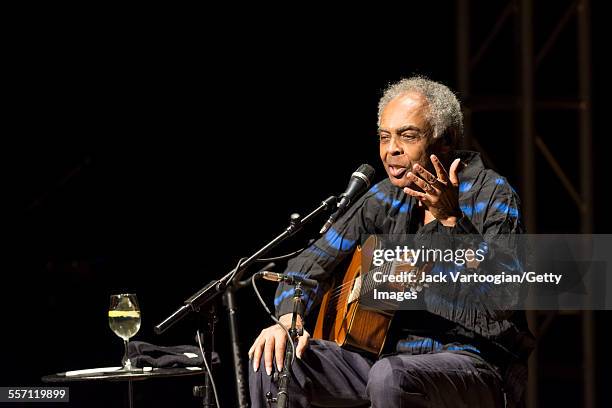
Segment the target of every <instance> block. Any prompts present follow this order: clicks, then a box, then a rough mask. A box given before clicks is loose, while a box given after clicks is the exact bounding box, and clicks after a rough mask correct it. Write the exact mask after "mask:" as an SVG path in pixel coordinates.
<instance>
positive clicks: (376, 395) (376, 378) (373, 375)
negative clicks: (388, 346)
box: [366, 360, 395, 402]
mask: <svg viewBox="0 0 612 408" xmlns="http://www.w3.org/2000/svg"><path fill="white" fill-rule="evenodd" d="M392 382H393V368H392V367H391V364H389V362H388V361H387V360H379V361H377V362H376V363H375V364H374V365H373V366H372V368H371V369H370V372H369V373H368V383H367V385H366V393H367V395H368V397H369V398H370V400H371V401H372V402H375V401H383V400H386V399H388V398H389V397H390V394H391V393H392V392H393V389H394V388H395V387H393V386H392Z"/></svg>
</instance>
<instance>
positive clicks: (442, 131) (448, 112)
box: [378, 76, 463, 149]
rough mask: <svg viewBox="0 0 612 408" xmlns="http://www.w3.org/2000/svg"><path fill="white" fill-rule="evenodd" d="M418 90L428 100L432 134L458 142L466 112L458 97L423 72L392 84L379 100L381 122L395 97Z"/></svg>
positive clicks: (457, 143) (461, 135)
mask: <svg viewBox="0 0 612 408" xmlns="http://www.w3.org/2000/svg"><path fill="white" fill-rule="evenodd" d="M408 92H416V93H419V94H421V95H423V97H424V98H425V99H426V100H427V102H428V105H429V109H428V111H427V114H426V115H427V116H426V119H427V121H428V122H429V124H430V125H431V127H432V131H433V133H432V136H433V137H434V138H439V137H442V136H446V137H448V140H447V142H448V144H449V145H450V146H451V148H453V149H454V148H456V147H457V146H459V144H460V142H461V139H462V137H463V114H462V113H461V105H460V104H459V101H458V100H457V97H456V96H455V94H454V93H453V91H451V90H450V89H449V88H448V87H447V86H446V85H443V84H441V83H439V82H435V81H432V80H430V79H428V78H425V77H422V76H413V77H410V78H405V79H402V80H400V81H398V82H395V83H392V84H390V85H389V86H388V87H387V89H385V91H384V93H383V96H382V97H381V98H380V101H379V102H378V125H379V126H380V117H381V115H382V112H383V110H384V109H385V107H386V106H387V104H388V103H389V102H390V101H391V100H392V99H393V98H395V97H397V96H399V95H402V94H405V93H408Z"/></svg>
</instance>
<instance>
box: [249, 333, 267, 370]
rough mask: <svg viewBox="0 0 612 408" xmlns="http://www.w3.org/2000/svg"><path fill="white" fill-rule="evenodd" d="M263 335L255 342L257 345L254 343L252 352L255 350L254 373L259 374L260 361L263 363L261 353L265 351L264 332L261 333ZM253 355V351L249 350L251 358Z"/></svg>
mask: <svg viewBox="0 0 612 408" xmlns="http://www.w3.org/2000/svg"><path fill="white" fill-rule="evenodd" d="M261 333H262V334H260V335H259V337H257V339H256V340H255V343H253V346H252V347H251V350H253V357H252V359H253V371H255V372H257V370H259V361H261V352H262V350H263V345H264V343H263V341H265V340H264V336H263V333H264V332H263V331H262V332H261ZM250 354H251V351H250V350H249V356H250Z"/></svg>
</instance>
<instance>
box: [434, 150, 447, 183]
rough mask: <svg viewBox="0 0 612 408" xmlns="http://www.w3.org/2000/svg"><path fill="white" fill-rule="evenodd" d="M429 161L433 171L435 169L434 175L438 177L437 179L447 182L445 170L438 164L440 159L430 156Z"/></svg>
mask: <svg viewBox="0 0 612 408" xmlns="http://www.w3.org/2000/svg"><path fill="white" fill-rule="evenodd" d="M430 159H431V162H432V163H433V166H434V169H436V174H437V175H438V179H439V180H440V181H443V182H445V183H446V182H447V181H448V172H447V171H446V169H445V168H444V166H443V165H442V163H441V162H440V159H438V156H436V155H435V154H432V155H431V157H430Z"/></svg>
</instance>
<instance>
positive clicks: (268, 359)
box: [264, 336, 276, 375]
mask: <svg viewBox="0 0 612 408" xmlns="http://www.w3.org/2000/svg"><path fill="white" fill-rule="evenodd" d="M275 343H276V339H275V338H274V336H268V337H267V338H266V344H265V345H264V367H265V368H266V374H268V375H272V359H273V358H274V344H275Z"/></svg>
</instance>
